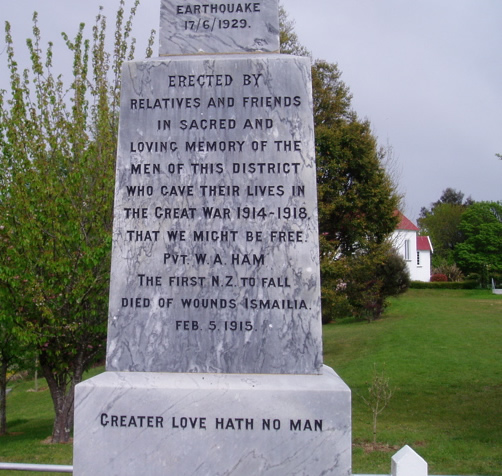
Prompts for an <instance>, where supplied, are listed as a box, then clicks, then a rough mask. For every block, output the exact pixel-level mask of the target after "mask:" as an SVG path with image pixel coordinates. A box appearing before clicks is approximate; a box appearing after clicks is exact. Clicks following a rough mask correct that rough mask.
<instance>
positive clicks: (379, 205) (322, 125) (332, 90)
mask: <svg viewBox="0 0 502 476" xmlns="http://www.w3.org/2000/svg"><path fill="white" fill-rule="evenodd" d="M281 25H282V28H283V30H282V32H281V46H282V51H283V52H286V53H292V54H303V55H308V52H307V51H306V49H305V48H304V47H302V46H301V45H300V43H299V41H298V37H297V36H296V34H295V33H294V28H293V24H292V23H291V22H288V21H287V18H286V17H285V12H284V10H282V11H281ZM312 86H313V102H314V126H315V141H316V160H317V171H318V174H317V186H318V206H319V207H318V208H319V230H320V245H321V279H322V296H323V297H322V299H323V321H324V322H327V321H329V320H331V319H332V318H333V317H334V316H335V315H336V312H337V310H336V308H338V310H340V311H342V312H346V311H348V310H350V309H352V310H353V306H352V305H351V304H350V302H349V301H350V300H349V299H348V298H347V296H348V295H347V292H348V291H347V289H348V288H347V287H344V284H346V280H345V278H344V276H346V275H347V273H348V274H350V272H348V271H347V269H348V267H351V266H352V267H359V266H360V265H362V264H364V266H366V267H367V270H366V271H367V272H368V274H372V273H373V274H374V273H375V272H376V266H377V264H376V263H381V262H382V259H383V258H382V257H383V256H384V255H385V252H384V248H385V246H386V245H384V244H385V242H386V239H387V238H388V236H389V235H390V234H391V233H392V232H393V231H394V229H395V227H396V225H397V217H396V215H395V213H394V212H395V210H396V209H397V208H399V204H400V197H399V194H398V193H397V190H396V186H395V184H394V183H393V182H392V180H391V179H390V177H389V176H388V174H387V173H386V170H385V167H384V166H383V159H384V156H385V151H384V149H382V148H379V147H378V144H377V140H376V138H375V137H374V136H373V134H372V133H371V126H370V123H369V121H361V120H360V119H359V118H358V117H357V114H356V113H355V112H354V111H353V110H352V108H351V100H352V95H351V93H350V90H349V88H348V87H347V85H346V84H345V83H344V82H343V81H342V79H341V72H340V70H339V69H338V66H337V65H336V64H332V63H328V62H326V61H322V60H317V61H315V62H314V64H313V67H312ZM377 288H378V287H375V286H373V287H371V289H372V290H373V291H375V290H376V289H377ZM359 292H361V293H362V292H365V293H366V294H367V295H368V293H370V291H369V290H366V291H363V290H361V289H359Z"/></svg>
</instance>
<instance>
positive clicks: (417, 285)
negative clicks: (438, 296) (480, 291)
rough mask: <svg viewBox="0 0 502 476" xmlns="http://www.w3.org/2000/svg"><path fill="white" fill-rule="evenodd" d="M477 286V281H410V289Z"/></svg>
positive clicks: (472, 287) (467, 287)
mask: <svg viewBox="0 0 502 476" xmlns="http://www.w3.org/2000/svg"><path fill="white" fill-rule="evenodd" d="M478 287H479V283H478V282H477V281H459V282H446V283H445V282H435V283H425V282H423V281H412V282H411V283H410V288H411V289H476V288H478Z"/></svg>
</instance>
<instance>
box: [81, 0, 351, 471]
mask: <svg viewBox="0 0 502 476" xmlns="http://www.w3.org/2000/svg"><path fill="white" fill-rule="evenodd" d="M160 18H161V20H160V23H161V28H160V56H159V58H156V59H149V60H144V61H133V62H128V63H125V64H124V67H123V71H122V99H121V112H120V126H119V145H118V156H117V172H116V189H115V209H114V210H115V214H114V231H113V251H112V269H111V283H110V305H109V317H108V319H109V321H108V343H107V362H106V372H104V373H103V374H101V375H98V376H97V377H94V378H92V379H90V380H87V381H85V382H83V383H81V384H80V385H78V386H77V388H76V394H75V435H74V462H73V466H74V474H75V475H76V476H83V475H92V476H97V475H107V476H109V475H116V476H127V475H149V476H156V475H173V476H183V475H201V476H202V475H211V476H213V475H293V474H295V475H309V476H315V475H328V474H329V475H337V476H342V475H343V476H348V475H350V474H351V396H350V390H349V389H348V387H347V386H346V385H345V384H344V382H343V381H342V380H341V379H340V378H339V377H338V375H336V373H335V372H334V371H333V370H332V369H330V368H328V367H326V366H324V365H323V361H322V326H321V298H320V275H319V247H318V225H317V194H316V167H315V153H314V126H313V114H312V104H313V101H312V85H311V65H310V60H309V59H308V58H303V57H295V56H288V55H281V54H279V20H278V1H277V0H261V1H255V2H240V1H238V0H236V1H232V0H225V1H221V0H220V1H218V0H162V1H161V13H160Z"/></svg>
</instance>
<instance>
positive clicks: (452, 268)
mask: <svg viewBox="0 0 502 476" xmlns="http://www.w3.org/2000/svg"><path fill="white" fill-rule="evenodd" d="M432 274H433V275H435V274H444V275H445V276H446V277H447V278H448V281H463V279H464V275H463V273H462V271H461V269H460V268H459V267H458V266H457V265H456V264H455V263H452V264H449V263H446V262H444V263H441V264H439V266H434V267H433V268H432Z"/></svg>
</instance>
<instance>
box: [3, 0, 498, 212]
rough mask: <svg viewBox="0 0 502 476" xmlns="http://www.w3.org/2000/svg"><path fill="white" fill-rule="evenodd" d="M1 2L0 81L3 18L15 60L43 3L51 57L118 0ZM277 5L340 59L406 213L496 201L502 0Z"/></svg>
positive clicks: (304, 35) (142, 13) (152, 15)
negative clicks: (458, 200)
mask: <svg viewBox="0 0 502 476" xmlns="http://www.w3.org/2000/svg"><path fill="white" fill-rule="evenodd" d="M1 1H2V6H1V8H0V25H1V31H2V34H1V35H0V88H6V87H7V86H8V75H7V74H6V70H5V69H6V68H5V59H6V58H5V57H6V54H5V51H4V48H5V43H4V39H3V36H4V35H3V25H4V22H5V20H8V21H9V22H10V23H11V26H12V30H13V36H14V41H15V43H16V51H17V52H18V54H19V55H20V56H19V59H20V60H22V59H23V54H24V53H23V51H24V50H25V47H24V39H25V38H26V37H27V36H28V35H29V34H30V29H31V17H32V13H33V11H35V10H36V11H38V13H39V25H40V28H41V31H42V36H43V40H44V41H45V42H47V41H49V40H51V41H54V43H55V50H56V54H55V57H56V58H63V57H64V56H62V55H59V57H58V55H57V52H58V51H59V50H63V49H64V48H65V47H64V44H63V41H62V39H61V37H60V35H59V33H60V32H61V31H65V32H67V33H68V34H69V35H70V36H71V35H72V34H74V33H75V32H76V31H77V28H78V24H79V23H80V22H85V23H86V24H87V25H88V27H89V34H90V28H91V26H92V24H93V22H94V18H95V17H96V14H97V13H98V7H99V5H103V6H104V7H105V10H104V11H105V14H107V16H108V18H109V23H110V25H112V24H113V21H114V13H115V11H116V7H117V5H118V0H85V1H82V0H43V1H40V0H17V1H7V0H1ZM228 1H229V2H230V1H231V0H228ZM234 1H235V2H238V1H239V0H234ZM131 4H132V0H127V1H126V5H128V6H130V5H131ZM159 4H160V2H159V0H142V1H141V5H140V7H139V12H138V15H137V17H136V22H135V24H136V28H135V30H134V35H135V36H136V38H137V39H138V43H139V47H138V50H137V51H138V57H139V56H140V52H142V51H144V48H145V46H146V39H147V37H148V34H149V31H150V30H151V29H152V28H153V29H157V30H158V23H159V10H160V6H159ZM282 4H283V6H284V7H285V9H286V11H287V12H288V16H289V19H290V20H292V21H294V23H295V31H296V33H297V34H298V37H299V40H300V43H301V44H302V45H303V46H305V47H306V48H307V49H308V50H310V51H311V53H312V57H313V58H314V59H323V60H326V61H329V62H331V63H337V64H338V67H339V69H340V71H342V80H343V81H344V82H345V83H346V85H347V86H348V87H349V88H350V91H351V93H352V96H353V99H352V107H353V109H354V110H355V111H356V112H357V114H358V115H359V117H360V118H362V119H368V120H369V121H370V122H371V125H372V130H373V133H374V134H375V136H377V137H378V141H379V144H380V145H382V146H384V147H391V148H392V157H393V165H392V174H393V175H394V176H395V177H396V178H397V183H398V186H399V190H400V192H401V193H402V194H403V195H404V205H405V206H404V213H405V214H406V215H407V216H408V217H409V218H410V219H412V220H416V219H417V218H418V216H419V213H420V209H421V207H423V206H427V207H428V206H429V205H430V204H431V203H432V202H434V201H436V200H438V199H439V197H440V196H441V193H442V191H443V190H444V189H446V188H448V187H451V188H454V189H456V190H460V191H462V192H463V193H464V194H465V196H466V197H468V196H471V197H472V198H473V199H474V200H477V201H481V200H490V201H500V200H502V160H499V159H497V157H496V156H495V154H496V153H502V27H501V23H500V22H501V19H502V1H500V0H416V1H414V2H411V1H408V2H405V1H403V0H310V1H306V0H283V1H282ZM155 51H157V50H155ZM24 58H26V56H24ZM68 60H69V58H68V57H66V62H68ZM20 62H21V61H20ZM65 67H66V68H68V65H67V64H66V65H62V68H63V70H64V68H65Z"/></svg>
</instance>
